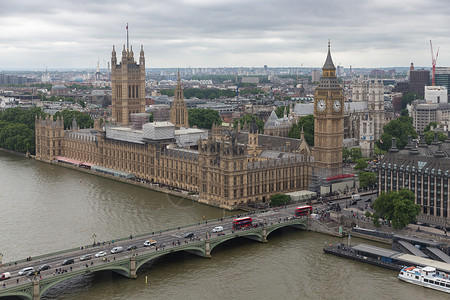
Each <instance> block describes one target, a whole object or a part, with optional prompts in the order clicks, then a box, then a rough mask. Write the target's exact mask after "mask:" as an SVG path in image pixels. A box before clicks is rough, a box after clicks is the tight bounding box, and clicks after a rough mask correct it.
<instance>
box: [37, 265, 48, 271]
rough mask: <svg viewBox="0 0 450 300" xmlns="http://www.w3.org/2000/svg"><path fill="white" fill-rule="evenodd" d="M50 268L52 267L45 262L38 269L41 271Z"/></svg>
mask: <svg viewBox="0 0 450 300" xmlns="http://www.w3.org/2000/svg"><path fill="white" fill-rule="evenodd" d="M50 268H51V266H50V265H47V264H45V265H42V266H40V267H39V268H38V269H37V270H38V272H41V271H45V270H49V269H50Z"/></svg>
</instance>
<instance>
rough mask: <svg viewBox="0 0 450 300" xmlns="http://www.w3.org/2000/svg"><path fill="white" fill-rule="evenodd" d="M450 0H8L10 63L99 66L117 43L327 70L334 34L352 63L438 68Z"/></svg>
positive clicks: (173, 55) (182, 55) (241, 62)
mask: <svg viewBox="0 0 450 300" xmlns="http://www.w3.org/2000/svg"><path fill="white" fill-rule="evenodd" d="M446 4H447V3H446V2H444V0H434V1H419V0H400V1H385V0H378V1H375V0H367V1H351V0H341V1H334V0H316V1H309V0H303V1H296V0H278V1H270V0H259V1H255V0H240V1H237V0H228V1H222V0H184V1H182V0H165V1H156V0H152V1H139V0H134V1H126V2H125V1H114V0H113V1H106V0H103V1H87V0H79V1H43V2H37V1H32V0H30V1H26V0H17V1H8V2H6V3H3V2H2V4H1V7H0V57H1V58H0V67H1V68H4V69H14V68H30V69H31V68H42V67H43V65H44V64H45V65H47V66H49V67H52V68H77V67H78V68H84V67H91V68H93V67H95V62H96V61H97V59H98V58H100V60H101V61H109V60H110V54H111V49H112V45H116V47H117V49H121V45H123V44H125V43H126V32H125V24H126V23H127V22H128V23H129V33H130V43H131V44H132V45H134V46H135V49H136V47H138V46H139V45H141V44H142V45H144V49H145V52H146V57H147V61H146V62H147V67H178V66H179V67H184V66H192V67H207V66H262V65H264V64H267V65H269V66H299V65H300V64H301V63H303V64H304V66H316V67H318V66H321V65H322V64H323V62H324V60H325V56H326V48H327V41H328V39H329V38H331V45H332V54H333V59H334V60H335V62H336V63H341V64H342V65H344V66H349V65H353V66H359V67H381V66H409V64H410V63H411V62H414V63H415V65H416V66H429V65H430V60H431V58H430V49H429V40H430V39H432V40H433V43H434V45H435V47H436V49H437V47H438V46H440V47H441V51H440V52H441V53H440V55H439V59H438V65H440V66H445V65H448V64H449V63H450V58H448V57H446V56H445V54H444V53H445V51H444V49H448V48H449V46H450V42H449V41H448V38H447V37H448V36H449V28H450V27H449V26H448V18H447V16H448V15H449V13H450V11H449V10H450V7H448V5H446Z"/></svg>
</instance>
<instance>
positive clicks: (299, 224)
mask: <svg viewBox="0 0 450 300" xmlns="http://www.w3.org/2000/svg"><path fill="white" fill-rule="evenodd" d="M285 227H293V228H297V229H303V230H307V229H308V226H307V224H306V223H305V222H304V221H301V220H300V221H299V222H295V223H292V222H286V223H279V224H274V225H272V226H269V227H267V236H266V238H267V237H268V236H269V235H270V234H271V233H272V232H274V231H277V230H278V229H281V228H285Z"/></svg>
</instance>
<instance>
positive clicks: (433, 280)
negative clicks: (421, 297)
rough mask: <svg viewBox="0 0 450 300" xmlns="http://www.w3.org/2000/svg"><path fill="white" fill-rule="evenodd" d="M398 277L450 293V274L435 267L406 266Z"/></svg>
mask: <svg viewBox="0 0 450 300" xmlns="http://www.w3.org/2000/svg"><path fill="white" fill-rule="evenodd" d="M398 279H400V280H403V281H406V282H409V283H412V284H416V285H420V286H424V287H427V288H430V289H434V290H438V291H441V292H445V293H449V294H450V275H449V274H446V273H444V272H439V271H436V268H433V267H423V268H422V267H404V268H403V269H402V270H401V271H400V274H398Z"/></svg>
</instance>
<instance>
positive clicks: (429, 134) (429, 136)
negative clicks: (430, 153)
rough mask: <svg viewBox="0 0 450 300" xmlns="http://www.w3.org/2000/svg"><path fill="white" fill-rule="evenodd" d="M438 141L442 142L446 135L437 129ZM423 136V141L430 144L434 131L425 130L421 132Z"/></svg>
mask: <svg viewBox="0 0 450 300" xmlns="http://www.w3.org/2000/svg"><path fill="white" fill-rule="evenodd" d="M437 134H438V141H440V142H444V141H445V140H446V139H447V135H446V134H445V133H442V132H440V131H438V133H437ZM423 135H424V137H425V143H427V144H428V145H431V143H432V142H433V141H434V132H433V131H427V132H424V133H423Z"/></svg>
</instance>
